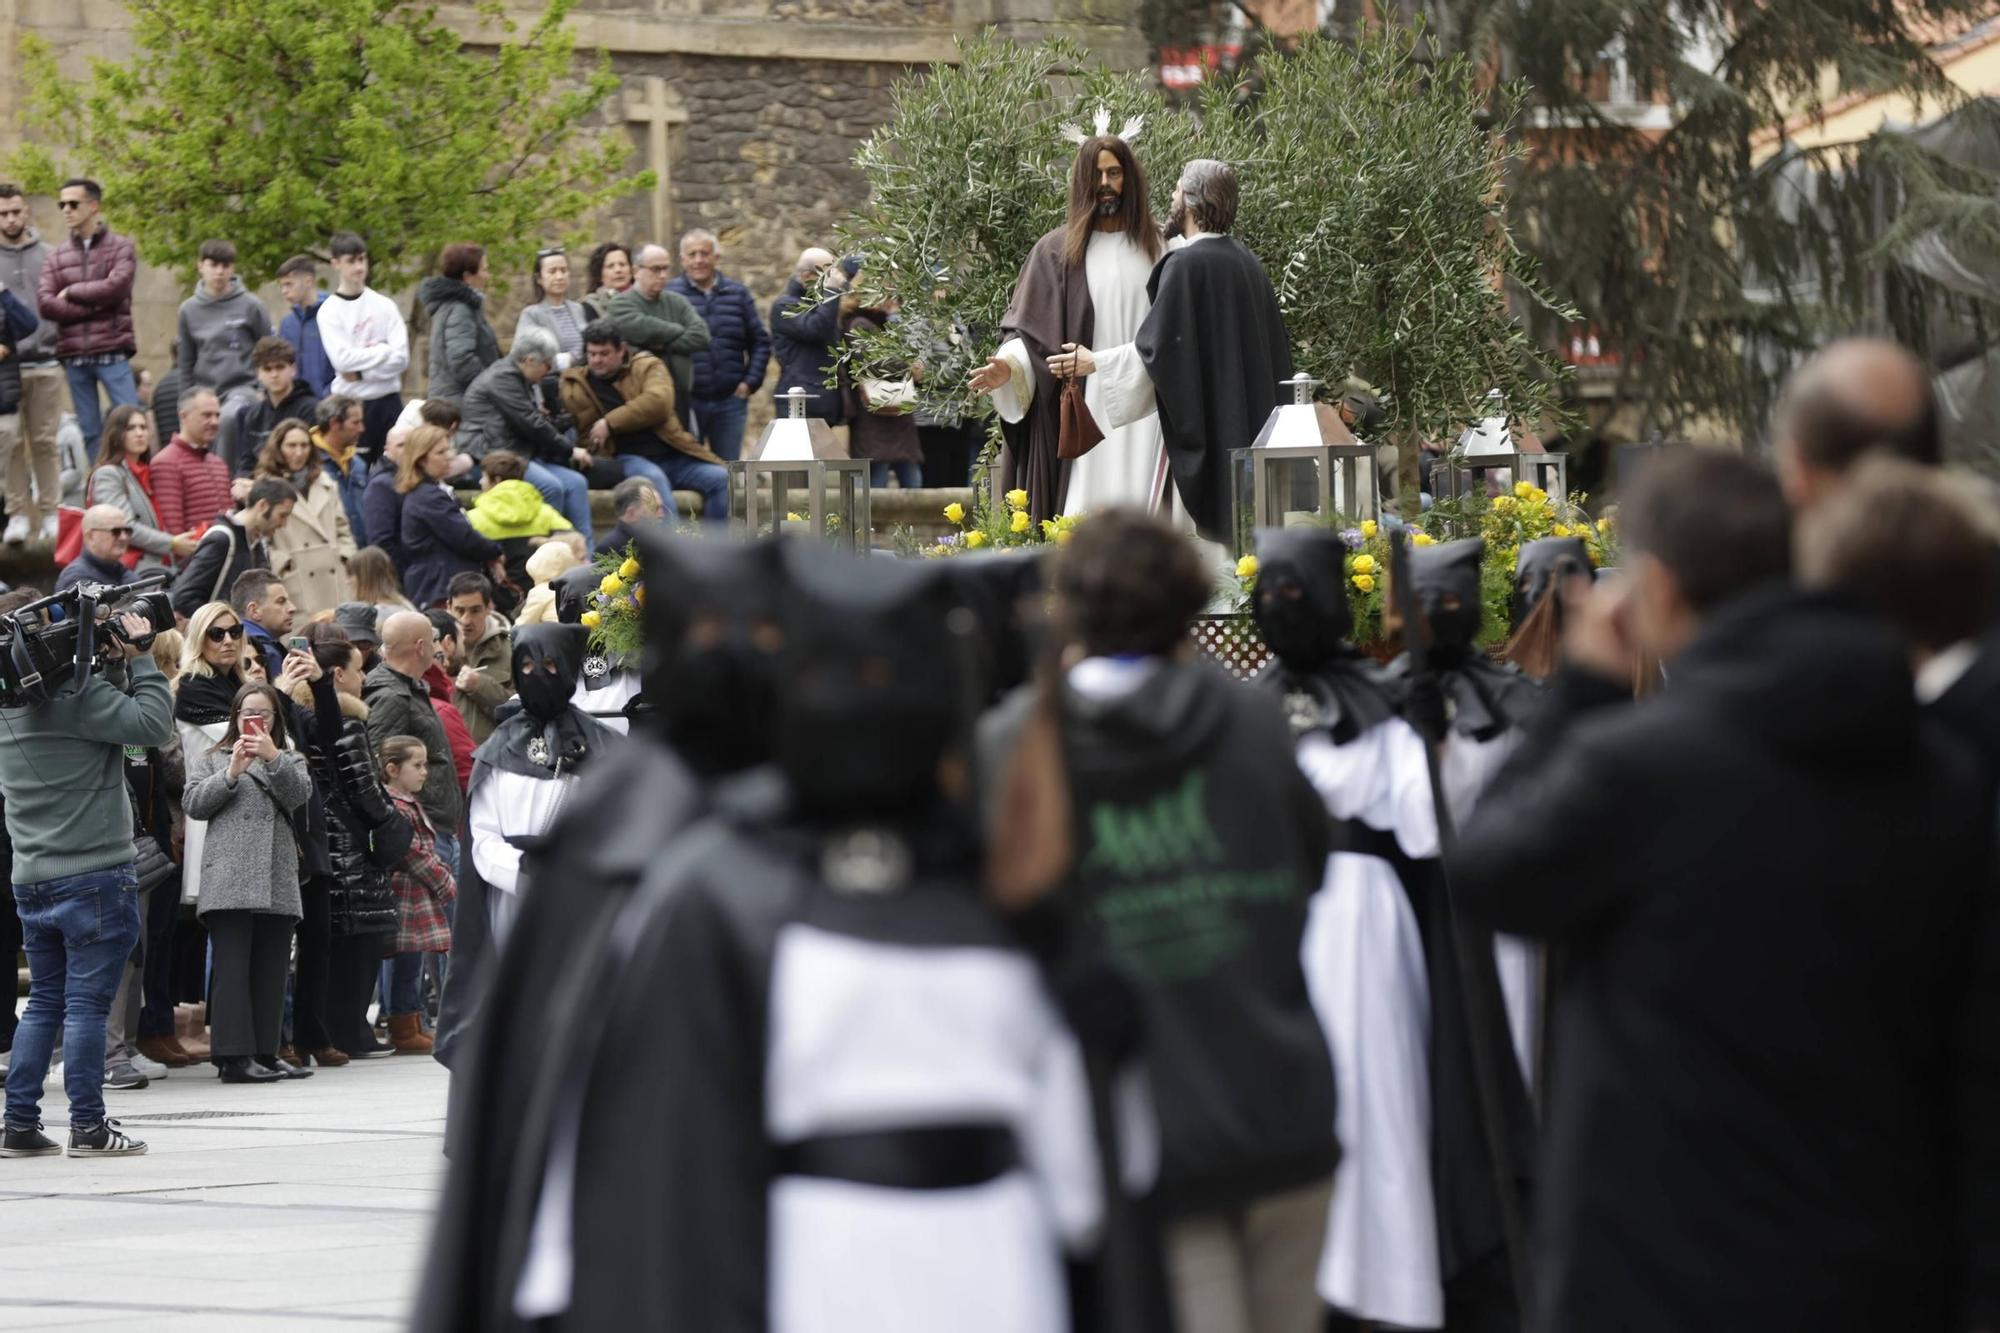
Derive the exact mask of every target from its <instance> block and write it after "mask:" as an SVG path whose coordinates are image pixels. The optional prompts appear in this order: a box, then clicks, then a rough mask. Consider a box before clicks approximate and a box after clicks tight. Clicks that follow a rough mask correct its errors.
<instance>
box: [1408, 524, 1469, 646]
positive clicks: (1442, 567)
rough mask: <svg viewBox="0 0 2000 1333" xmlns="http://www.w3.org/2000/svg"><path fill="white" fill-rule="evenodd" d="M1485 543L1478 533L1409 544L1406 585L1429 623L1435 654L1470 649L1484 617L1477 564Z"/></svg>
mask: <svg viewBox="0 0 2000 1333" xmlns="http://www.w3.org/2000/svg"><path fill="white" fill-rule="evenodd" d="M1485 558H1486V543H1485V541H1484V540H1483V539H1481V538H1478V537H1467V538H1465V539H1464V540H1462V541H1455V542H1440V543H1438V544H1437V545H1435V546H1412V547H1411V548H1410V587H1411V590H1412V591H1413V592H1414V593H1415V594H1416V600H1417V606H1418V608H1419V609H1420V610H1421V611H1422V612H1423V615H1424V619H1425V620H1426V621H1428V622H1429V623H1430V627H1431V640H1430V641H1431V649H1432V651H1433V652H1434V653H1438V654H1445V655H1448V654H1451V653H1453V652H1457V651H1462V650H1467V649H1471V648H1472V647H1473V646H1474V645H1475V644H1476V643H1477V642H1478V640H1479V628H1480V623H1481V621H1483V620H1484V619H1485V616H1484V614H1483V612H1484V604H1483V602H1482V601H1481V599H1480V596H1479V565H1480V562H1481V561H1483V560H1484V559H1485Z"/></svg>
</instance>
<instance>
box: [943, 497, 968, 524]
mask: <svg viewBox="0 0 2000 1333" xmlns="http://www.w3.org/2000/svg"><path fill="white" fill-rule="evenodd" d="M944 516H945V517H946V518H948V519H950V520H951V521H952V522H954V523H963V522H965V506H964V505H962V504H960V503H959V502H958V501H956V500H953V501H952V502H951V503H950V504H948V505H946V506H945V507H944Z"/></svg>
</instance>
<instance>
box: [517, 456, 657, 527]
mask: <svg viewBox="0 0 2000 1333" xmlns="http://www.w3.org/2000/svg"><path fill="white" fill-rule="evenodd" d="M527 482H528V484H529V485H530V486H533V487H534V488H535V489H536V490H538V491H540V492H541V493H542V498H543V499H544V500H547V501H548V502H549V504H550V505H551V506H552V507H553V508H554V509H555V511H556V512H557V513H559V514H561V515H562V516H563V517H564V518H566V519H568V520H569V521H570V526H571V527H574V528H575V529H576V530H577V531H578V532H580V533H582V534H583V540H584V543H585V544H586V545H588V544H589V542H590V480H589V478H587V477H585V476H584V475H583V474H582V473H581V472H578V471H577V470H576V469H575V468H573V467H562V466H560V465H551V464H548V463H530V464H528V471H527ZM662 498H665V497H662Z"/></svg>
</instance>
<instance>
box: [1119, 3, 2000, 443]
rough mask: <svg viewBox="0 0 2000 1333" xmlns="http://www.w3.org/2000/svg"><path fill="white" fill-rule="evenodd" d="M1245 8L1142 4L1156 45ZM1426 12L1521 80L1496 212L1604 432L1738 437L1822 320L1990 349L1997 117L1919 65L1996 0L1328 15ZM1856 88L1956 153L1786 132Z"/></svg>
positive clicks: (1339, 28)
mask: <svg viewBox="0 0 2000 1333" xmlns="http://www.w3.org/2000/svg"><path fill="white" fill-rule="evenodd" d="M1258 12H1259V11H1258V9H1257V7H1256V6H1255V5H1246V4H1243V3H1234V4H1217V3H1215V2H1214V0H1147V4H1146V7H1145V10H1144V13H1145V16H1146V21H1147V31H1148V35H1149V37H1150V39H1151V40H1152V41H1153V42H1154V44H1155V45H1156V46H1158V45H1161V44H1167V45H1178V44H1187V43H1191V42H1198V41H1203V40H1213V39H1214V38H1216V37H1218V36H1219V35H1220V34H1221V33H1222V31H1223V29H1224V28H1225V27H1226V26H1227V25H1228V23H1229V22H1230V21H1231V20H1232V18H1247V19H1249V20H1250V21H1252V22H1254V21H1255V19H1256V17H1257V16H1258ZM1419 13H1421V14H1422V16H1423V22H1424V23H1425V25H1426V27H1427V37H1426V41H1425V49H1426V52H1427V53H1428V54H1432V55H1436V56H1438V57H1439V58H1445V59H1449V58H1453V57H1456V56H1470V57H1471V58H1473V59H1475V60H1477V61H1480V62H1482V63H1483V64H1485V65H1487V66H1489V67H1491V68H1493V69H1496V70H1498V71H1500V72H1501V73H1502V74H1503V75H1504V76H1505V77H1506V78H1509V79H1520V80H1523V81H1525V82H1526V83H1527V84H1528V85H1529V86H1530V87H1531V89H1532V93H1531V98H1530V104H1529V108H1528V114H1527V116H1526V117H1516V118H1513V119H1512V121H1511V123H1512V125H1513V129H1512V134H1513V136H1514V137H1515V138H1516V139H1518V140H1523V141H1525V142H1527V143H1529V144H1530V145H1531V146H1532V150H1533V151H1531V152H1530V153H1528V154H1526V155H1525V156H1520V157H1517V158H1516V159H1515V161H1514V164H1513V168H1512V170H1511V172H1510V176H1509V181H1508V187H1509V197H1508V216H1509V219H1510V221H1511V222H1512V224H1513V227H1514V230H1515V232H1516V234H1517V235H1518V236H1519V237H1520V238H1521V243H1522V245H1523V247H1524V249H1526V251H1527V252H1528V253H1529V254H1530V255H1531V256H1532V257H1533V258H1534V259H1535V260H1536V262H1537V265H1538V267H1539V271H1540V273H1541V276H1542V281H1543V283H1544V284H1545V286H1546V288H1547V289H1548V290H1549V291H1550V292H1552V293H1554V294H1555V295H1556V296H1557V297H1559V298H1560V300H1561V303H1562V304H1563V305H1565V306H1570V305H1573V306H1574V307H1576V308H1577V309H1578V310H1579V311H1580V313H1581V317H1582V319H1583V320H1584V321H1587V322H1588V323H1589V324H1590V325H1592V326H1594V328H1595V330H1596V332H1597V334H1598V336H1599V337H1600V338H1601V339H1602V340H1603V342H1604V344H1605V345H1606V348H1607V350H1609V351H1611V352H1614V353H1615V354H1616V356H1617V366H1618V368H1617V371H1616V374H1615V379H1614V380H1613V381H1612V382H1611V383H1609V384H1608V385H1607V386H1605V389H1606V394H1607V397H1606V398H1605V399H1604V400H1603V403H1602V407H1603V409H1604V411H1605V412H1606V414H1607V415H1608V416H1609V417H1610V418H1611V419H1612V420H1614V421H1615V422H1616V423H1617V424H1616V426H1615V427H1614V429H1615V431H1616V432H1617V433H1620V434H1626V435H1630V436H1633V437H1636V438H1641V439H1643V438H1649V437H1651V436H1654V435H1658V434H1665V435H1672V434H1675V433H1677V432H1682V431H1686V430H1689V429H1702V428H1712V427H1714V426H1716V425H1727V426H1731V427H1733V428H1734V429H1736V430H1737V431H1738V432H1739V433H1741V434H1742V435H1743V436H1744V437H1745V438H1753V439H1754V438H1755V437H1756V436H1757V435H1758V434H1759V433H1761V429H1762V426H1763V423H1764V421H1765V420H1766V418H1767V416H1768V412H1769V407H1770V404H1771V402H1772V399H1773V397H1774V394H1775V390H1776V387H1777V384H1778V381H1779V380H1780V379H1781V377H1782V376H1783V374H1784V373H1785V371H1786V370H1787V369H1788V367H1789V366H1790V365H1791V363H1792V361H1793V360H1794V358H1795V356H1796V354H1797V353H1798V352H1799V351H1800V350H1802V349H1804V348H1806V347H1809V346H1811V345H1813V344H1814V343H1815V342H1817V341H1819V340H1821V339H1823V338H1824V337H1826V336H1827V335H1828V334H1830V333H1832V332H1836V331H1843V330H1868V331H1877V332H1886V333H1889V334H1891V335H1893V336H1895V337H1897V338H1899V339H1902V340H1903V341H1905V342H1907V343H1909V344H1910V345H1912V346H1914V347H1917V348H1918V349H1919V350H1921V351H1924V352H1925V353H1927V354H1929V355H1931V356H1933V358H1934V359H1935V360H1936V361H1937V362H1938V363H1940V365H1941V366H1944V367H1948V366H1949V365H1951V364H1952V363H1953V362H1954V361H1956V360H1960V359H1964V358H1971V357H1984V356H1985V355H1987V354H1988V353H1989V352H1990V350H1991V349H1993V348H1994V346H1995V341H1996V339H2000V318H1996V316H2000V304H1996V299H2000V283H1990V282H1988V283H1984V284H1982V283H1979V282H1974V283H1966V282H1963V281H1957V282H1954V281H1952V280H1951V279H1952V278H1953V276H1954V272H1953V270H1958V271H1959V273H1960V274H1962V270H1963V268H1964V267H1966V266H1970V267H1973V268H1984V267H1988V266H1989V265H1992V264H1995V263H2000V175H1996V174H1994V171H1993V167H1994V166H1995V165H1996V164H2000V114H1996V113H1995V111H1994V109H1993V107H1992V106H1991V105H1990V104H1981V103H1974V104H1971V105H1966V104H1965V99H1964V97H1963V95H1962V94H1961V93H1959V92H1958V90H1956V89H1954V88H1953V87H1952V85H1951V83H1950V80H1949V79H1948V77H1947V76H1946V74H1945V72H1944V71H1943V69H1942V68H1941V67H1940V65H1939V63H1938V59H1937V56H1936V55H1935V54H1934V53H1935V51H1936V50H1937V49H1938V48H1939V47H1940V46H1941V45H1942V44H1944V43H1947V42H1948V41H1949V40H1951V39H1952V38H1953V37H1954V36H1955V35H1956V34H1960V33H1963V32H1965V31H1966V30H1967V29H1968V28H1969V27H1971V26H1972V25H1973V24H1975V23H1978V22H1982V21H1984V22H1991V21H1993V17H1992V15H1993V11H1992V5H1991V3H1990V0H1898V2H1897V3H1894V4H1890V3H1884V2H1883V0H1425V3H1422V4H1419V3H1418V2H1417V0H1387V2H1386V3H1370V4H1363V3H1361V2H1360V0H1338V3H1336V4H1335V5H1334V6H1333V7H1332V10H1331V14H1330V16H1329V19H1328V27H1329V30H1330V31H1333V32H1338V33H1340V34H1341V35H1343V36H1345V37H1348V38H1355V37H1358V36H1360V35H1361V34H1365V33H1366V32H1367V31H1368V30H1369V28H1370V27H1371V25H1375V24H1379V23H1384V22H1386V23H1389V24H1391V25H1400V26H1414V25H1415V24H1416V23H1417V22H1418V19H1417V17H1416V15H1418V14H1419ZM1259 40H1260V41H1261V40H1263V39H1262V38H1260V39H1259ZM1614 73H1615V75H1616V76H1617V78H1616V84H1617V89H1619V90H1623V91H1624V93H1625V95H1624V96H1623V97H1620V98H1618V99H1617V100H1614V99H1613V93H1614V91H1615V90H1614V86H1613V77H1612V76H1613V75H1614ZM1874 95H1887V96H1891V97H1895V96H1900V95H1916V96H1921V97H1922V98H1924V99H1926V105H1927V110H1928V114H1930V115H1933V116H1935V115H1938V114H1940V113H1952V112H1955V113H1956V114H1957V115H1958V116H1960V117H1961V120H1960V123H1959V125H1958V127H1957V128H1958V131H1959V132H1958V133H1957V134H1956V135H1955V136H1953V141H1954V142H1953V146H1954V148H1955V149H1956V150H1957V151H1946V150H1943V149H1941V148H1940V146H1939V145H1938V144H1936V143H1935V142H1933V140H1932V138H1931V137H1927V136H1925V135H1922V134H1911V133H1908V132H1906V131H1907V130H1908V127H1894V126H1889V127H1884V129H1883V130H1882V131H1881V132H1878V133H1875V134H1872V135H1870V136H1869V137H1867V138H1865V139H1862V140H1860V141H1857V142H1852V143H1843V144H1833V145H1823V146H1818V147H1814V148H1811V149H1806V150H1801V149H1793V148H1788V147H1786V146H1785V144H1784V137H1785V134H1786V127H1787V125H1794V126H1795V125H1797V124H1799V123H1801V122H1802V121H1804V122H1810V120H1811V119H1812V118H1813V117H1815V116H1816V115H1818V114H1819V113H1821V112H1822V111H1824V110H1826V109H1828V108H1830V107H1833V106H1834V105H1836V104H1837V103H1841V102H1843V101H1845V100H1847V99H1851V98H1856V97H1868V96H1874ZM1494 101H1495V108H1494V109H1495V111H1496V112H1497V113H1498V114H1499V115H1501V116H1502V117H1505V116H1507V115H1509V114H1510V108H1508V107H1507V105H1506V97H1505V95H1504V94H1502V93H1496V94H1495V98H1494ZM1656 101H1657V102H1658V103H1659V106H1658V108H1657V110H1658V111H1659V112H1663V113H1664V114H1663V116H1662V115H1656V114H1655V108H1654V106H1652V105H1651V104H1653V103H1655V102H1656ZM1968 144H1972V145H1973V147H1972V148H1970V150H1968V149H1967V145H1968ZM1774 149H1775V150H1776V151H1775V152H1774V151H1773V150H1774ZM1941 247H1942V248H1944V249H1948V250H1950V251H1951V252H1952V253H1953V255H1954V256H1955V257H1956V260H1957V262H1956V263H1939V262H1937V260H1938V254H1939V251H1940V248H1941ZM1982 286H1985V287H1988V288H1990V290H1982ZM1519 304H1520V307H1521V309H1522V311H1523V313H1524V315H1526V316H1527V317H1528V318H1529V319H1530V321H1531V323H1532V325H1533V327H1534V329H1535V333H1536V336H1537V338H1538V340H1541V341H1543V342H1545V343H1547V344H1549V345H1555V344H1556V343H1558V342H1559V341H1560V340H1561V338H1562V335H1563V332H1564V325H1565V322H1566V317H1564V316H1561V315H1558V314H1556V313H1555V312H1554V309H1553V308H1552V307H1550V306H1548V305H1547V304H1546V303H1543V302H1540V301H1535V300H1529V301H1525V302H1520V303H1519Z"/></svg>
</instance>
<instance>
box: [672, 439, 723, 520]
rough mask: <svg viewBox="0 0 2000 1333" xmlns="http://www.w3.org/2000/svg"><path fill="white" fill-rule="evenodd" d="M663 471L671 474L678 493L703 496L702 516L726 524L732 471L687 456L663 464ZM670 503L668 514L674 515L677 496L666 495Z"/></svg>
mask: <svg viewBox="0 0 2000 1333" xmlns="http://www.w3.org/2000/svg"><path fill="white" fill-rule="evenodd" d="M660 469H661V470H662V471H663V472H665V473H666V474H667V480H668V481H669V482H671V483H672V484H673V489H674V490H676V491H699V492H700V493H701V516H702V517H703V518H705V519H708V520H710V521H712V522H725V521H727V520H728V518H729V469H728V468H726V467H723V466H722V465H721V464H719V463H704V462H702V461H701V460H700V459H699V458H689V457H688V456H687V455H686V454H675V455H673V456H672V457H670V458H666V459H663V460H661V463H660ZM660 498H661V499H662V500H665V501H666V502H667V512H668V513H669V514H671V513H673V512H674V507H673V496H672V495H671V494H666V495H662V496H661V497H660Z"/></svg>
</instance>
